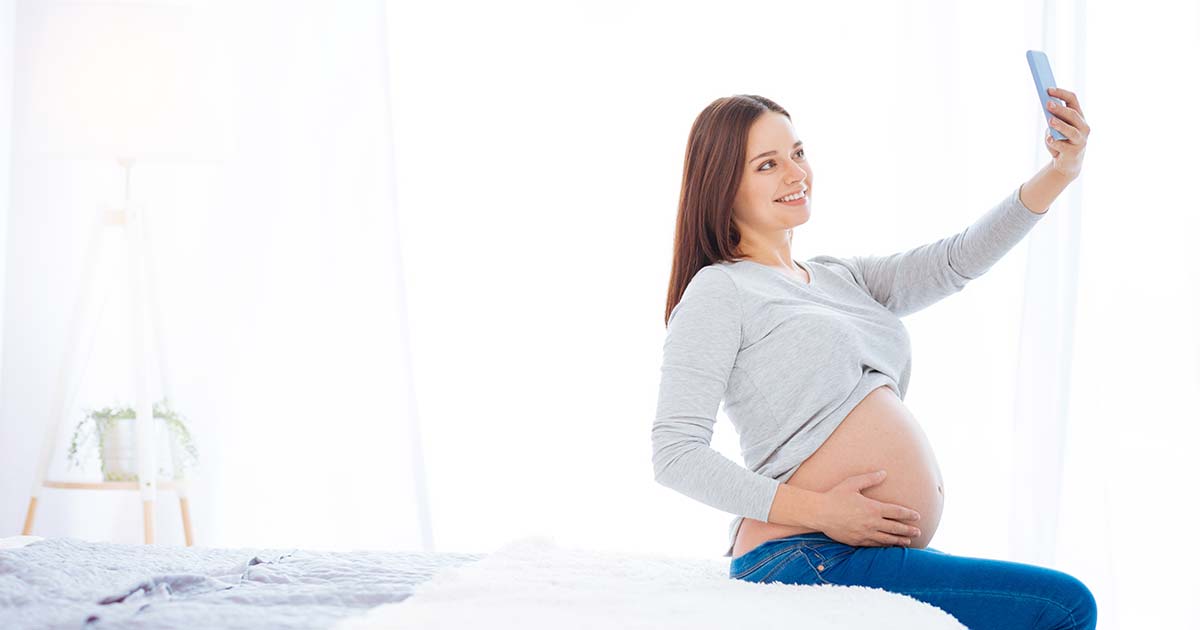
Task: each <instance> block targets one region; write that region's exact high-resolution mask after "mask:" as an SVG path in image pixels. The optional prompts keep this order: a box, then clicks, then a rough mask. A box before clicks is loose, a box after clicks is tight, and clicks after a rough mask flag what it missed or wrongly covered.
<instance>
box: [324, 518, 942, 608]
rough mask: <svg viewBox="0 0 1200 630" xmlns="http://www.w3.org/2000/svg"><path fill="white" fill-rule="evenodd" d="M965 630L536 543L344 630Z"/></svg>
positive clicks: (877, 599)
mask: <svg viewBox="0 0 1200 630" xmlns="http://www.w3.org/2000/svg"><path fill="white" fill-rule="evenodd" d="M782 624H788V625H787V626H786V627H795V628H804V629H805V630H825V629H830V630H832V629H837V630H860V629H861V630H878V629H879V628H888V629H889V630H906V629H910V628H911V629H913V630H917V629H919V630H963V629H965V628H966V626H964V625H962V624H961V623H959V622H958V620H956V619H955V618H954V617H953V616H951V615H950V614H948V613H946V612H945V611H943V610H941V609H940V608H936V607H934V606H930V605H929V604H926V603H925V602H922V601H919V600H916V599H913V598H911V597H908V596H906V595H901V594H898V593H891V592H888V591H884V590H881V589H875V588H866V587H862V586H835V585H822V586H807V585H804V586H801V585H795V584H781V583H773V584H758V583H752V582H743V581H740V580H734V579H731V578H730V577H729V560H728V559H727V558H726V559H702V558H677V557H670V556H664V555H650V554H632V553H613V552H607V551H589V550H585V549H571V548H564V547H561V546H559V545H558V544H556V543H555V542H554V540H553V539H551V538H547V537H543V536H538V537H529V538H522V539H518V540H516V541H514V542H510V543H509V544H508V545H506V546H504V547H503V548H501V549H499V550H498V551H496V552H494V553H492V554H490V555H488V556H487V557H485V558H483V559H482V560H480V561H478V562H474V563H471V564H468V565H463V566H459V567H454V568H449V569H445V570H443V571H441V572H440V573H438V574H437V575H435V576H434V577H433V578H432V579H431V580H429V581H427V582H424V583H422V584H419V585H418V586H417V587H416V589H415V590H414V593H413V595H412V596H411V597H409V598H408V599H406V600H405V601H403V602H399V603H394V604H384V605H382V606H377V607H375V608H372V609H370V610H369V611H367V613H366V614H364V615H360V616H355V617H349V618H346V619H343V620H342V622H341V623H339V624H338V625H337V626H336V630H380V629H383V628H389V629H392V628H394V629H403V628H423V629H426V630H437V629H448V630H467V629H470V630H477V629H478V628H491V629H496V630H504V629H510V628H511V629H512V630H541V629H543V628H546V629H550V628H553V629H554V630H560V629H562V628H570V629H571V630H590V629H592V628H596V629H599V628H603V629H605V630H610V629H611V628H626V629H643V628H644V629H647V630H649V629H654V630H670V629H672V628H680V629H684V628H686V629H687V630H704V629H708V628H711V629H713V630H718V629H719V630H730V628H754V627H759V628H771V627H781V625H782Z"/></svg>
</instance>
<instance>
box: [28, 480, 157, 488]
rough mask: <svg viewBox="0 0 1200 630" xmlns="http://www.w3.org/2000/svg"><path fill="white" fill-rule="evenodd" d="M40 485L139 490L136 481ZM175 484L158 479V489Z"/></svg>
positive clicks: (69, 482) (58, 482)
mask: <svg viewBox="0 0 1200 630" xmlns="http://www.w3.org/2000/svg"><path fill="white" fill-rule="evenodd" d="M42 485H43V486H45V487H47V488H61V489H63V490H141V486H140V485H138V482H136V481H43V482H42ZM175 485H176V482H174V481H160V482H158V489H159V490H175Z"/></svg>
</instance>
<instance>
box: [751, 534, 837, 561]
mask: <svg viewBox="0 0 1200 630" xmlns="http://www.w3.org/2000/svg"><path fill="white" fill-rule="evenodd" d="M800 541H813V542H837V541H836V540H834V539H832V538H830V537H829V536H827V535H825V532H807V533H804V534H794V535H792V536H784V537H783V538H772V539H771V540H768V541H766V542H763V543H760V544H759V545H758V546H757V547H755V548H753V549H751V550H750V551H747V552H746V553H745V554H743V555H741V556H739V557H737V558H733V560H732V561H731V562H730V564H731V565H738V564H741V563H744V562H752V561H754V560H755V559H757V558H758V557H759V556H760V555H762V554H763V553H764V552H766V551H768V550H769V549H770V548H772V547H774V546H776V545H782V544H786V543H793V542H800Z"/></svg>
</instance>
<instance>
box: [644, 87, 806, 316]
mask: <svg viewBox="0 0 1200 630" xmlns="http://www.w3.org/2000/svg"><path fill="white" fill-rule="evenodd" d="M768 111H771V112H777V113H780V114H783V115H784V116H787V117H788V119H789V120H790V119H791V118H792V116H791V114H789V113H787V110H785V109H783V108H782V107H780V106H779V105H778V104H777V103H775V101H772V100H771V99H769V98H766V97H763V96H756V95H753V94H736V95H734V96H723V97H721V98H718V99H717V100H715V101H713V102H712V103H710V104H709V105H708V107H705V108H704V111H702V112H700V115H699V116H696V121H695V122H693V123H692V130H691V132H689V133H688V140H687V149H686V150H685V151H684V156H683V184H682V185H681V186H680V189H679V214H678V215H677V216H676V218H675V251H674V254H673V256H672V259H671V281H670V284H669V286H668V288H667V311H666V313H665V314H664V315H663V323H664V325H665V324H666V323H668V322H670V320H671V311H672V310H674V309H675V305H676V304H679V300H680V299H681V298H682V297H683V291H684V289H686V288H687V285H688V283H689V282H691V281H692V277H693V276H695V275H696V272H698V271H700V270H701V269H703V268H704V267H706V266H708V265H710V264H712V263H714V262H717V261H722V260H732V259H734V258H738V257H740V256H741V254H739V252H738V249H737V247H738V243H740V242H741V239H742V236H741V234H740V233H739V232H738V229H737V226H736V225H734V223H733V199H734V197H735V196H736V195H737V189H738V186H740V185H741V183H742V160H743V159H744V158H745V156H746V139H747V137H749V135H750V126H751V125H752V124H753V123H754V121H755V120H757V119H758V117H759V116H761V115H762V114H763V113H765V112H768Z"/></svg>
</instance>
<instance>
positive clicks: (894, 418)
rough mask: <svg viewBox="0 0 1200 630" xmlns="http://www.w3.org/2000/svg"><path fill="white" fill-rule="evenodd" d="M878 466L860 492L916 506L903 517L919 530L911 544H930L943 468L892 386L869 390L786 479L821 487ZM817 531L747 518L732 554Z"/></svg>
mask: <svg viewBox="0 0 1200 630" xmlns="http://www.w3.org/2000/svg"><path fill="white" fill-rule="evenodd" d="M876 470H886V471H887V477H885V478H884V481H883V482H882V483H880V484H877V485H874V486H871V487H869V488H866V489H864V490H863V491H862V494H863V496H865V497H867V498H870V499H875V500H876V501H884V502H887V503H896V504H899V505H903V506H905V507H909V508H912V509H914V510H916V511H917V512H918V513H919V514H920V515H921V520H919V521H903V522H904V523H908V524H910V525H915V526H916V527H917V528H918V529H920V530H921V535H920V536H914V537H912V545H910V546H911V547H917V548H924V547H926V546H928V545H929V541H930V540H932V539H933V534H934V533H935V532H936V531H937V526H938V521H940V520H941V517H942V498H943V490H942V473H941V470H939V469H938V465H937V460H936V459H935V458H934V456H933V449H932V448H931V447H930V445H929V440H928V438H926V437H925V432H924V431H922V430H921V426H920V424H918V423H917V420H916V418H914V417H913V416H912V414H911V413H909V412H908V408H907V407H905V406H904V402H903V401H901V400H900V397H899V396H897V395H896V392H895V391H893V390H892V389H891V388H890V387H887V386H884V387H879V388H877V389H875V390H873V391H871V393H869V394H867V397H866V398H864V399H863V400H862V402H860V403H859V404H858V405H857V406H855V407H854V409H853V410H851V412H850V415H848V416H846V419H845V420H843V421H842V423H841V424H840V425H838V428H837V429H836V430H835V431H834V432H833V434H832V435H830V436H829V439H827V440H825V443H824V444H822V445H821V447H820V448H818V449H817V451H816V452H815V453H813V454H812V456H810V457H809V458H808V459H806V460H804V463H803V464H801V465H800V467H799V468H797V469H796V472H794V473H792V476H791V477H790V478H789V479H788V480H787V482H786V483H788V484H789V485H793V486H796V487H799V488H804V489H805V490H813V491H817V492H825V491H826V490H829V489H830V488H832V487H834V486H836V485H837V484H839V483H841V482H842V481H844V480H845V479H846V478H847V477H852V476H854V475H860V474H863V473H868V472H872V471H876ZM815 531H817V530H815V529H810V528H805V527H791V526H788V525H780V524H777V523H766V522H763V521H759V520H755V519H752V518H746V519H743V520H742V524H741V526H740V527H739V528H738V532H737V537H736V539H735V541H734V545H733V557H735V558H736V557H738V556H741V555H742V554H745V553H746V552H747V551H750V550H751V549H754V548H755V547H757V546H758V545H761V544H762V543H764V542H766V541H768V540H774V539H776V538H784V537H787V536H794V535H796V534H805V533H810V532H815Z"/></svg>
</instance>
